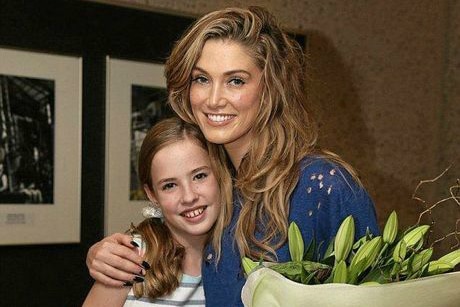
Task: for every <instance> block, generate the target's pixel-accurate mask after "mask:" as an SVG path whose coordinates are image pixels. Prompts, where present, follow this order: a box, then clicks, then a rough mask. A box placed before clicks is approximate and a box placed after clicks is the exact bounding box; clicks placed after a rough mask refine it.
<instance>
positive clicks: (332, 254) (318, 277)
mask: <svg viewBox="0 0 460 307" xmlns="http://www.w3.org/2000/svg"><path fill="white" fill-rule="evenodd" d="M429 229H430V226H428V225H417V226H413V227H411V228H409V229H407V230H406V231H405V232H404V233H399V232H398V216H397V214H396V212H392V213H391V214H390V216H389V218H388V220H387V222H386V224H385V228H384V231H383V234H382V236H377V237H373V236H372V234H370V233H369V231H367V233H366V235H365V236H363V237H362V238H359V239H358V240H356V241H354V236H355V225H354V220H353V217H352V216H348V217H347V218H346V219H345V220H344V221H343V222H342V224H341V225H340V227H339V230H338V231H337V234H336V236H335V237H334V238H333V239H332V240H331V242H329V245H328V247H327V249H326V252H325V253H324V255H323V257H322V258H320V257H316V258H315V256H317V255H318V251H319V250H320V249H321V244H322V242H321V243H319V244H318V245H316V242H315V241H314V240H313V241H312V242H310V244H309V245H308V247H307V248H306V250H305V251H304V242H303V238H302V235H301V232H300V230H299V228H298V226H297V225H296V224H295V223H291V225H290V226H289V231H288V240H289V251H290V254H291V259H292V260H291V261H288V262H285V263H276V264H270V265H268V264H264V263H263V262H261V261H260V262H255V261H252V260H251V259H249V258H246V257H245V258H243V260H242V264H243V268H244V269H245V272H246V274H250V272H252V271H253V270H255V269H257V268H259V267H265V266H267V267H269V268H270V269H272V270H274V271H276V272H278V273H280V274H282V275H284V276H285V277H286V278H288V279H290V280H293V281H296V282H299V283H303V284H322V283H348V284H365V285H374V284H383V283H390V282H396V281H403V280H410V279H415V278H419V277H423V276H430V275H436V274H441V273H445V272H449V271H452V270H453V269H454V268H455V266H456V265H458V264H459V263H460V249H457V250H454V251H452V252H451V253H449V254H447V255H444V256H443V257H441V258H439V259H438V260H433V261H430V259H431V256H432V254H433V249H432V248H425V249H424V248H423V245H424V243H425V242H424V241H425V236H426V234H427V233H428V231H429Z"/></svg>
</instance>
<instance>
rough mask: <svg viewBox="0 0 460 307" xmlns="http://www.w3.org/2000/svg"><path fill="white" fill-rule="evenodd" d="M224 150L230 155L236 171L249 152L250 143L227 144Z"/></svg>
mask: <svg viewBox="0 0 460 307" xmlns="http://www.w3.org/2000/svg"><path fill="white" fill-rule="evenodd" d="M224 148H225V151H226V152H227V154H228V157H229V158H230V161H232V164H233V166H234V167H235V169H236V170H238V169H239V168H240V164H241V161H242V160H243V157H244V156H245V155H246V154H247V153H248V151H249V143H248V142H233V143H229V144H225V145H224Z"/></svg>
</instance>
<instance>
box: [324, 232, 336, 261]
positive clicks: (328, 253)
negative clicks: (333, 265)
mask: <svg viewBox="0 0 460 307" xmlns="http://www.w3.org/2000/svg"><path fill="white" fill-rule="evenodd" d="M334 242H335V237H333V238H332V239H331V241H330V242H329V245H328V246H327V248H326V252H325V253H324V256H323V259H326V258H329V257H330V256H333V255H334Z"/></svg>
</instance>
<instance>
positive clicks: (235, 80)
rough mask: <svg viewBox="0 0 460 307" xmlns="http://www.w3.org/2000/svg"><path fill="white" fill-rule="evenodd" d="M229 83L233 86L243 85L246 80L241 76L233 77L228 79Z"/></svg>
mask: <svg viewBox="0 0 460 307" xmlns="http://www.w3.org/2000/svg"><path fill="white" fill-rule="evenodd" d="M229 83H230V84H232V85H235V86H241V85H244V84H245V83H246V82H244V80H243V79H241V78H233V79H231V80H230V82H229Z"/></svg>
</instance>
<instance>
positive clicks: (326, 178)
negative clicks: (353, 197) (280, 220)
mask: <svg viewBox="0 0 460 307" xmlns="http://www.w3.org/2000/svg"><path fill="white" fill-rule="evenodd" d="M299 185H300V186H304V187H305V188H306V189H307V192H308V193H312V192H314V191H316V192H323V191H325V192H326V194H327V195H330V194H331V193H332V191H333V190H335V191H337V190H338V191H339V192H340V193H342V194H344V193H345V194H348V193H353V192H356V191H359V190H361V189H362V187H361V184H360V183H359V180H358V179H357V178H356V177H354V176H353V175H352V174H351V173H350V172H349V171H348V170H347V168H346V167H345V166H343V165H341V164H339V163H338V162H336V161H333V160H332V159H328V158H327V157H322V156H307V157H305V158H304V159H303V160H302V161H301V163H300V176H299Z"/></svg>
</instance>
